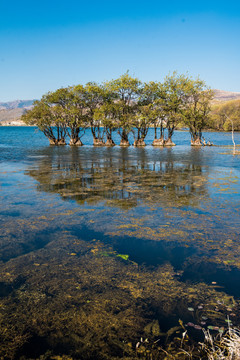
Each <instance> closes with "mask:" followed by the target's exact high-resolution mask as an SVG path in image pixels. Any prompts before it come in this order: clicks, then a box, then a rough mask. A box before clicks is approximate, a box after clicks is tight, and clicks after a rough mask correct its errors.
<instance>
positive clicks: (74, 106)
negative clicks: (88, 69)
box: [50, 85, 86, 146]
mask: <svg viewBox="0 0 240 360" xmlns="http://www.w3.org/2000/svg"><path fill="white" fill-rule="evenodd" d="M84 94H85V91H84V88H83V86H82V85H78V86H75V87H67V88H61V89H58V90H57V91H55V92H53V93H51V95H50V101H51V103H52V104H53V105H54V108H56V109H58V112H59V114H60V115H61V118H62V120H63V121H64V123H65V125H66V131H67V133H68V136H69V138H70V143H69V144H70V145H78V146H81V145H83V144H82V142H81V137H82V136H83V135H84V132H85V126H86V111H85V108H86V104H85V99H84Z"/></svg>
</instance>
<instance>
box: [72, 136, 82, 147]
mask: <svg viewBox="0 0 240 360" xmlns="http://www.w3.org/2000/svg"><path fill="white" fill-rule="evenodd" d="M69 145H70V146H83V143H82V142H81V140H80V139H79V137H77V138H71V139H70V142H69Z"/></svg>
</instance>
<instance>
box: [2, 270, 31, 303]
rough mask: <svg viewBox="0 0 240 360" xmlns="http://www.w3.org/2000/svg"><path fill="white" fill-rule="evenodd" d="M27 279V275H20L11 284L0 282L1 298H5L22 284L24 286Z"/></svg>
mask: <svg viewBox="0 0 240 360" xmlns="http://www.w3.org/2000/svg"><path fill="white" fill-rule="evenodd" d="M25 281H26V279H25V277H23V276H21V275H19V276H18V277H17V278H16V279H15V280H14V282H12V283H11V284H9V283H6V282H0V298H4V297H7V296H8V295H10V294H11V293H12V292H13V291H14V290H17V289H18V288H20V286H22V285H23V284H24V283H25Z"/></svg>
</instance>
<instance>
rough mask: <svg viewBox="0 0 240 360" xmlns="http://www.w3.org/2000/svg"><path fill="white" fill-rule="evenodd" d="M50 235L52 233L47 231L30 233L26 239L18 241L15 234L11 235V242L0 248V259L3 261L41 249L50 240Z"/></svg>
mask: <svg viewBox="0 0 240 360" xmlns="http://www.w3.org/2000/svg"><path fill="white" fill-rule="evenodd" d="M51 236H52V233H51V234H49V233H48V232H47V231H42V232H38V233H35V234H31V235H29V237H28V239H25V241H20V240H19V239H18V237H17V236H13V238H14V237H15V239H12V242H11V244H9V246H8V247H5V248H4V249H3V250H2V256H1V259H0V260H1V261H2V262H3V263H5V262H7V261H9V260H11V259H14V258H17V257H19V256H22V255H26V254H28V253H30V252H32V251H36V250H39V249H42V248H44V247H45V246H46V245H47V244H48V243H49V242H50V241H51V239H52V238H51Z"/></svg>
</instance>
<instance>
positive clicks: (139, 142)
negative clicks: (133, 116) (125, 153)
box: [133, 139, 146, 146]
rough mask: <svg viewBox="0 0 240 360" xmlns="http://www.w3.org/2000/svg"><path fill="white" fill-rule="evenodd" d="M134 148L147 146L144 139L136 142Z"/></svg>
mask: <svg viewBox="0 0 240 360" xmlns="http://www.w3.org/2000/svg"><path fill="white" fill-rule="evenodd" d="M133 146H146V144H145V142H144V140H143V139H137V140H135V141H134V143H133Z"/></svg>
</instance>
